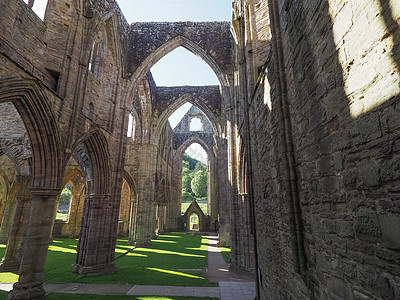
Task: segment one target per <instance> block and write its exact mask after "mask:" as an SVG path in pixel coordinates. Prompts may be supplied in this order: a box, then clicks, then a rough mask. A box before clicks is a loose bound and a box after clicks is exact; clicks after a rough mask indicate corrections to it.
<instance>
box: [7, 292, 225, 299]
mask: <svg viewBox="0 0 400 300" xmlns="http://www.w3.org/2000/svg"><path fill="white" fill-rule="evenodd" d="M0 298H1V299H6V298H7V292H0ZM87 299H90V300H109V299H116V300H161V299H162V300H186V299H191V300H203V299H208V300H213V299H217V298H201V297H178V296H173V297H172V296H171V297H165V296H127V295H112V296H110V295H92V294H62V293H47V294H46V300H87Z"/></svg>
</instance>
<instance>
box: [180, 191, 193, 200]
mask: <svg viewBox="0 0 400 300" xmlns="http://www.w3.org/2000/svg"><path fill="white" fill-rule="evenodd" d="M194 199H195V197H193V196H192V194H191V193H188V192H182V202H192V201H193V200H194Z"/></svg>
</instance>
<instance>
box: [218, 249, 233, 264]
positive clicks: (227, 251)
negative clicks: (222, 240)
mask: <svg viewBox="0 0 400 300" xmlns="http://www.w3.org/2000/svg"><path fill="white" fill-rule="evenodd" d="M219 250H221V254H222V257H223V258H224V260H225V262H226V263H227V264H228V263H230V262H231V248H228V247H219Z"/></svg>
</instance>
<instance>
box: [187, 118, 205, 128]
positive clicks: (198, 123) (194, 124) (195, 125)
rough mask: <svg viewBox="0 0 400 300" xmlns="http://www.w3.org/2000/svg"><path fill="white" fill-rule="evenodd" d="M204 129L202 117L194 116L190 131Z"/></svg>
mask: <svg viewBox="0 0 400 300" xmlns="http://www.w3.org/2000/svg"><path fill="white" fill-rule="evenodd" d="M202 130H203V123H201V120H200V118H197V117H195V118H192V120H191V121H190V131H202Z"/></svg>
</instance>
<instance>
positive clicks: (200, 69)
mask: <svg viewBox="0 0 400 300" xmlns="http://www.w3.org/2000/svg"><path fill="white" fill-rule="evenodd" d="M117 2H118V5H119V6H120V8H121V10H122V12H123V13H124V15H125V18H126V19H127V21H128V23H134V22H161V21H167V22H179V21H194V22H200V21H230V20H231V18H232V0H117ZM151 72H152V74H153V77H154V80H155V82H156V84H157V85H158V86H180V85H217V84H219V82H218V80H217V78H216V76H215V74H214V73H213V71H212V70H211V68H210V67H209V66H208V65H207V64H206V63H204V62H203V61H202V60H201V59H200V58H198V57H197V56H195V55H194V54H192V53H191V52H189V51H188V50H186V49H184V48H182V47H179V48H177V49H175V50H174V51H172V52H171V53H169V54H168V55H166V56H164V57H163V58H162V59H161V60H160V61H159V62H158V63H156V64H155V65H154V66H153V67H152V68H151ZM190 106H191V105H190V104H184V105H183V106H181V108H179V109H177V110H176V111H175V113H173V114H172V115H171V117H170V118H169V119H168V120H169V122H170V124H171V126H172V128H174V127H175V126H176V124H178V123H179V121H180V120H181V118H182V117H183V116H184V114H185V113H186V112H187V111H188V110H189V108H190ZM192 146H194V147H192ZM192 146H191V147H190V148H191V149H192V150H189V149H188V150H189V151H191V152H192V153H191V155H193V156H194V154H195V153H196V152H198V154H199V157H198V159H200V160H202V161H203V162H205V161H204V159H201V158H200V157H201V156H202V157H207V155H205V152H204V150H203V149H202V148H201V146H200V145H197V147H196V146H195V145H192Z"/></svg>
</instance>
